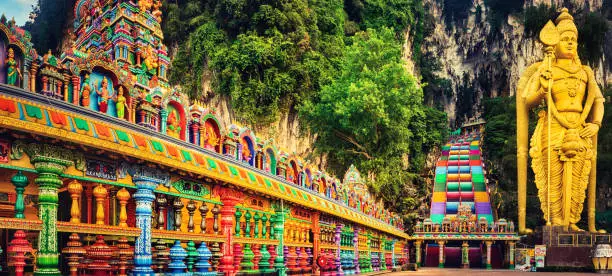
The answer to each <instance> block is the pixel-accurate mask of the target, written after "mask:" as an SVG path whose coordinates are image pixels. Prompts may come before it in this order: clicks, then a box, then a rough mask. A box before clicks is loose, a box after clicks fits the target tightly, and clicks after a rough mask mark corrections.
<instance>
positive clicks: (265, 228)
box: [261, 214, 268, 239]
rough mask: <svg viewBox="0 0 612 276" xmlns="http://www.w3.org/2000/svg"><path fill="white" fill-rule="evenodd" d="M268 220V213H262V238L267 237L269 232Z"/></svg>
mask: <svg viewBox="0 0 612 276" xmlns="http://www.w3.org/2000/svg"><path fill="white" fill-rule="evenodd" d="M267 221H268V218H267V217H266V214H261V238H262V239H265V238H266V234H267V232H266V231H267V227H266V222H267Z"/></svg>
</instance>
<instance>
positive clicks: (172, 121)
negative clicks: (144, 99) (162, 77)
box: [153, 87, 189, 141]
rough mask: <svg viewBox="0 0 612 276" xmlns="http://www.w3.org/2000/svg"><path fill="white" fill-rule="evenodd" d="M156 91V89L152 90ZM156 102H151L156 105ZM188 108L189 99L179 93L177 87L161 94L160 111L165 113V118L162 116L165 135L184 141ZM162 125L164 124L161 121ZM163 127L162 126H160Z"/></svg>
mask: <svg viewBox="0 0 612 276" xmlns="http://www.w3.org/2000/svg"><path fill="white" fill-rule="evenodd" d="M154 90H157V89H154ZM156 101H157V100H155V99H154V100H153V104H154V105H155V104H156ZM188 107H189V99H188V98H187V96H186V95H184V94H182V93H180V89H179V88H178V87H174V88H172V89H168V90H166V91H164V92H163V95H162V99H161V109H162V110H165V111H166V117H165V118H164V117H163V116H162V120H164V119H165V120H166V121H165V124H166V125H165V126H166V128H165V130H166V134H167V135H169V136H172V137H174V138H177V139H181V140H183V141H185V140H186V139H185V137H186V134H187V109H186V108H188ZM162 123H164V122H163V121H162ZM162 127H163V125H162ZM162 131H163V128H162Z"/></svg>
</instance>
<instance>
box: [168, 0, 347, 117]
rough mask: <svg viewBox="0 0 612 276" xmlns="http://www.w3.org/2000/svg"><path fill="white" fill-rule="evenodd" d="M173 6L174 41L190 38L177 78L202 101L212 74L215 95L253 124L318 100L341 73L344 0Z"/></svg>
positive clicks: (178, 60) (175, 66)
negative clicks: (223, 97)
mask: <svg viewBox="0 0 612 276" xmlns="http://www.w3.org/2000/svg"><path fill="white" fill-rule="evenodd" d="M188 6H194V9H197V10H200V13H199V14H198V13H189V14H188V12H187V11H185V10H184V9H183V8H182V7H188ZM168 9H169V10H170V14H169V15H168V18H169V20H168V23H166V25H164V28H165V29H164V30H165V32H168V31H172V30H176V31H177V32H178V34H177V35H176V36H175V37H171V39H172V41H179V40H180V39H181V37H182V36H183V35H182V34H181V32H183V31H184V30H185V33H186V34H188V35H187V36H188V39H186V40H185V42H183V43H179V44H180V46H179V47H178V48H179V50H178V53H177V54H176V56H175V58H174V60H173V62H172V72H171V73H170V81H171V82H172V83H176V84H182V85H183V86H184V88H185V89H184V91H186V92H187V93H189V94H190V96H191V97H192V98H200V97H202V96H205V95H206V93H205V92H204V91H203V87H202V83H203V76H204V73H206V72H211V74H210V76H211V81H212V86H213V87H212V90H213V91H215V92H217V93H221V94H225V95H229V96H230V99H231V103H232V106H233V109H234V111H235V112H236V114H237V115H238V117H240V119H242V120H244V121H246V122H248V123H252V124H268V123H270V122H272V121H274V120H276V118H277V115H278V114H279V112H280V110H283V109H286V110H287V109H289V108H292V107H293V106H295V105H296V104H299V103H300V102H301V101H302V100H303V99H305V98H309V97H311V96H312V95H314V94H315V93H316V92H317V91H318V90H319V89H320V88H321V86H322V85H324V84H326V83H329V81H330V80H331V79H332V78H333V77H334V76H335V72H336V71H337V70H336V68H337V63H338V61H337V60H338V58H340V57H341V56H342V49H343V45H344V26H343V23H344V12H343V5H342V1H340V0H333V1H307V0H296V1H289V2H282V1H275V0H264V1H254V0H238V1H228V0H213V1H207V2H204V1H199V0H188V1H186V2H185V3H182V4H180V3H179V4H178V6H177V7H174V6H173V4H170V5H169V7H168ZM195 25H197V26H195ZM194 26H195V27H194Z"/></svg>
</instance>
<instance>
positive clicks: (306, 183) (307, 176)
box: [301, 167, 312, 189]
mask: <svg viewBox="0 0 612 276" xmlns="http://www.w3.org/2000/svg"><path fill="white" fill-rule="evenodd" d="M301 185H302V187H305V188H308V189H312V173H311V171H310V168H308V167H306V168H305V169H304V170H303V171H302V182H301Z"/></svg>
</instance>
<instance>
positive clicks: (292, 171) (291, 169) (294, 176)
mask: <svg viewBox="0 0 612 276" xmlns="http://www.w3.org/2000/svg"><path fill="white" fill-rule="evenodd" d="M299 171H300V167H299V166H298V164H297V161H296V160H295V159H293V158H292V159H290V160H289V166H288V167H287V181H289V182H291V183H293V184H296V185H298V184H299V181H298V175H299Z"/></svg>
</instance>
